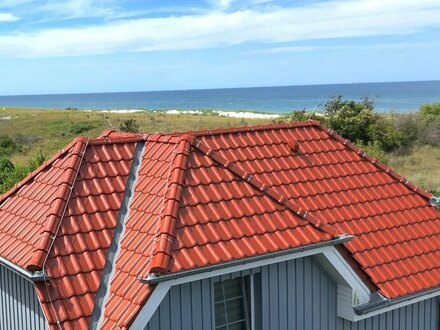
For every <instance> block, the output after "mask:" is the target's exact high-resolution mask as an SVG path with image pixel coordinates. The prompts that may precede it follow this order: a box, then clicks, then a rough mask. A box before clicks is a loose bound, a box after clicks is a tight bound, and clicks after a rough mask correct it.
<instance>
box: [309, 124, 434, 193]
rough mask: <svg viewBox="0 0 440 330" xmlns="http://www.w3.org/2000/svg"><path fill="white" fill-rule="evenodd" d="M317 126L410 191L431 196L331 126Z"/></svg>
mask: <svg viewBox="0 0 440 330" xmlns="http://www.w3.org/2000/svg"><path fill="white" fill-rule="evenodd" d="M317 127H318V128H319V129H321V130H322V131H324V132H326V133H327V134H328V135H330V136H331V137H332V138H334V139H335V140H337V141H339V142H341V143H342V144H343V145H344V146H345V147H346V148H348V149H350V150H352V151H354V152H356V153H357V154H358V155H359V156H361V157H362V158H363V159H365V160H367V161H369V162H370V163H372V164H373V165H374V166H375V167H377V168H378V169H379V170H381V171H382V172H385V173H387V174H388V175H389V176H391V177H392V178H393V179H394V180H395V181H397V182H400V183H402V184H403V185H405V186H406V187H407V188H408V189H409V190H411V191H413V192H415V193H417V194H419V195H421V196H422V197H424V198H426V199H428V200H429V199H430V198H431V197H432V194H430V193H429V192H427V191H425V190H423V189H421V188H420V187H418V186H416V185H415V184H413V183H411V182H409V181H408V179H406V178H405V177H403V176H402V175H400V174H397V172H395V171H394V170H393V169H392V168H391V167H390V166H387V165H385V164H383V163H381V162H380V161H378V160H377V159H376V158H374V157H372V156H370V155H368V154H367V153H366V152H365V151H364V150H362V149H361V148H359V147H358V146H356V145H355V144H353V143H352V142H351V141H350V140H348V139H345V138H343V137H342V136H340V135H339V134H337V133H336V132H335V131H334V130H332V129H331V128H328V127H326V126H324V125H323V124H321V123H319V125H317Z"/></svg>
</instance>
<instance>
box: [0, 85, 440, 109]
mask: <svg viewBox="0 0 440 330" xmlns="http://www.w3.org/2000/svg"><path fill="white" fill-rule="evenodd" d="M336 95H341V96H343V97H344V98H345V99H353V100H361V99H362V98H363V97H369V98H371V99H373V100H374V102H375V109H376V110H377V111H380V112H389V111H395V112H411V111H417V110H418V109H419V107H420V105H421V104H424V103H432V102H440V81H417V82H387V83H353V84H334V85H305V86H278V87H249V88H224V89H198V90H175V91H146V92H117V93H88V94H51V95H11V96H6V95H5V96H0V107H22V108H41V109H53V108H57V109H90V110H93V109H96V110H128V109H145V110H226V111H249V112H266V113H286V112H291V111H294V110H302V109H306V110H317V111H319V110H322V108H323V106H324V105H325V103H326V102H327V101H328V100H329V98H331V97H333V96H336Z"/></svg>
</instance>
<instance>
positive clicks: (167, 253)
mask: <svg viewBox="0 0 440 330" xmlns="http://www.w3.org/2000/svg"><path fill="white" fill-rule="evenodd" d="M192 141H193V137H192V136H191V135H190V134H185V135H181V136H180V137H179V141H178V142H177V144H176V149H175V150H174V151H173V152H174V153H175V156H174V158H173V160H172V163H171V164H172V165H171V169H170V174H169V183H168V186H167V191H166V195H165V201H164V205H163V211H162V212H163V213H162V215H161V218H160V220H159V228H158V231H157V233H156V234H155V240H156V246H155V248H154V250H153V253H152V257H151V264H150V269H149V271H148V273H149V274H165V273H168V272H169V264H170V261H171V259H172V245H173V240H174V238H175V229H176V222H177V214H178V211H179V206H180V201H181V197H182V190H183V187H184V179H185V174H186V170H187V165H188V157H189V154H190V152H191V150H190V149H191V144H192Z"/></svg>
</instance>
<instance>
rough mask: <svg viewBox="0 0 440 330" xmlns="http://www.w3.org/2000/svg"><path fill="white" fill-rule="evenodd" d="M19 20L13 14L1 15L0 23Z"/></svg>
mask: <svg viewBox="0 0 440 330" xmlns="http://www.w3.org/2000/svg"><path fill="white" fill-rule="evenodd" d="M18 20H19V18H18V17H17V16H15V15H13V14H11V13H0V22H15V21H18Z"/></svg>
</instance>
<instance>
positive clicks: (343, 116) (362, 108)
mask: <svg viewBox="0 0 440 330" xmlns="http://www.w3.org/2000/svg"><path fill="white" fill-rule="evenodd" d="M324 109H325V112H326V115H327V116H326V117H327V118H326V119H325V122H326V124H327V125H328V126H330V127H331V128H332V129H334V130H335V131H336V132H337V133H338V134H340V135H342V136H343V137H345V138H347V139H349V140H351V141H357V142H358V143H361V144H362V145H376V146H378V147H381V148H382V149H384V150H386V151H391V150H394V149H396V148H397V147H399V146H400V145H401V143H402V139H403V137H402V134H401V133H400V132H399V131H396V130H395V129H394V126H393V124H392V122H391V121H390V120H389V119H388V118H386V117H385V116H384V115H381V114H377V113H375V112H374V102H373V101H372V100H371V99H369V98H367V97H365V98H363V99H362V100H361V101H360V102H356V101H353V100H343V98H342V96H340V95H339V96H335V97H333V98H331V99H330V100H329V101H328V102H327V103H326V104H325V106H324Z"/></svg>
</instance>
